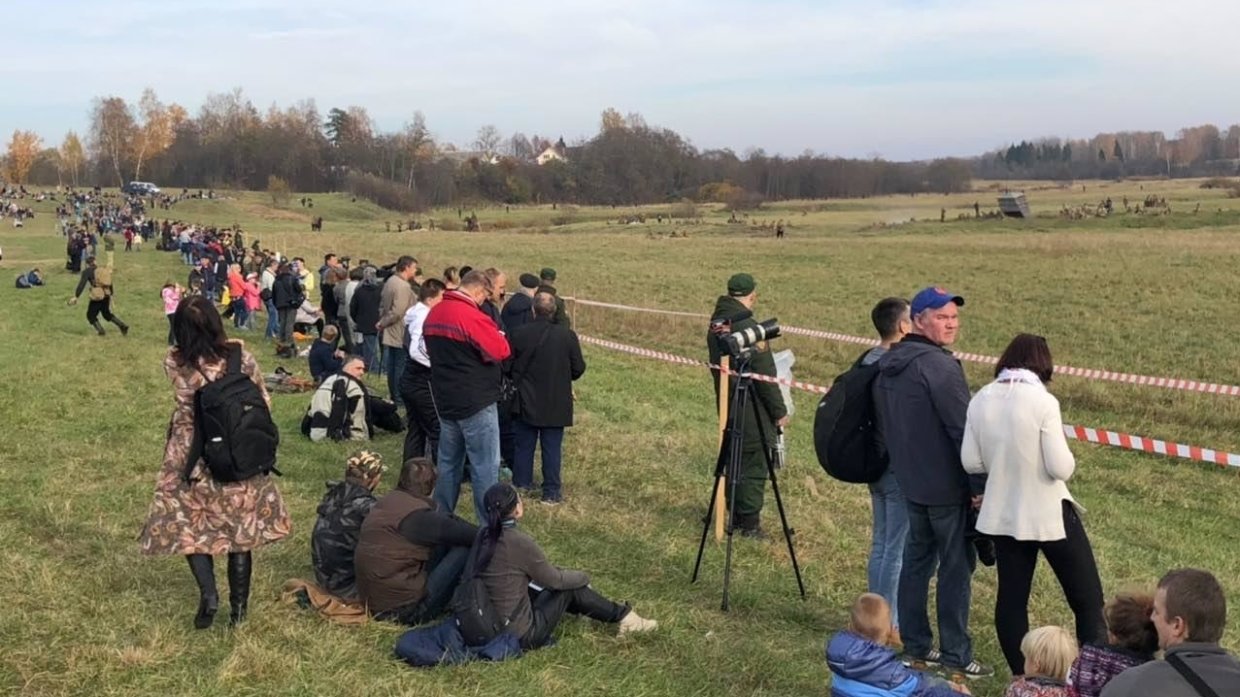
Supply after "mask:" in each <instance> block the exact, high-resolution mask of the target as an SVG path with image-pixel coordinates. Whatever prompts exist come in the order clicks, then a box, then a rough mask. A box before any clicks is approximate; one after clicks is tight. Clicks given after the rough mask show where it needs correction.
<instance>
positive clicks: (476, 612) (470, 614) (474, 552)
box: [449, 541, 520, 646]
mask: <svg viewBox="0 0 1240 697" xmlns="http://www.w3.org/2000/svg"><path fill="white" fill-rule="evenodd" d="M479 547H481V544H480V542H478V541H475V542H474V546H473V548H472V549H470V550H469V558H468V559H467V560H466V561H465V572H464V573H463V574H461V578H462V579H464V580H462V581H461V583H460V585H458V586H457V587H456V591H454V592H453V593H452V604H451V606H450V608H449V609H450V610H451V612H452V621H453V623H455V624H456V629H457V631H458V632H460V633H461V639H463V640H464V641H465V645H466V646H485V645H487V644H488V643H490V642H491V640H493V639H494V638H495V637H497V636H499V635H500V634H502V633H503V632H504V630H505V629H507V628H508V624H509V622H511V621H512V617H507V618H501V617H500V616H499V613H498V612H496V611H495V605H493V604H492V603H491V594H490V592H488V591H487V586H486V583H485V582H484V581H483V580H482V576H481V575H480V574H476V573H474V566H475V563H476V562H477V560H478V549H479ZM519 607H520V606H518V608H519ZM513 614H514V615H515V614H516V610H514V611H513Z"/></svg>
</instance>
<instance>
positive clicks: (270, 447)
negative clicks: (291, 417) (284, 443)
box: [184, 346, 280, 483]
mask: <svg viewBox="0 0 1240 697" xmlns="http://www.w3.org/2000/svg"><path fill="white" fill-rule="evenodd" d="M279 444H280V431H279V429H277V428H276V424H275V422H274V421H272V420H271V410H270V409H268V408H267V402H266V400H264V399H263V393H262V391H261V390H260V389H259V388H258V385H256V384H254V381H253V380H251V379H250V376H248V375H246V374H245V373H243V372H241V349H240V347H237V346H233V347H231V350H230V351H229V353H228V370H227V372H225V373H224V374H223V375H221V376H219V377H218V378H216V379H215V380H213V381H211V382H208V383H207V384H206V385H203V386H202V387H201V388H200V389H199V390H198V392H196V393H195V394H194V440H193V442H192V443H191V445H190V450H189V457H187V458H186V460H185V474H184V479H185V481H186V482H187V483H192V481H193V480H192V479H191V478H190V474H191V473H192V472H193V471H194V465H195V464H196V463H197V462H198V458H200V457H201V458H202V459H203V460H204V461H205V462H206V465H207V469H208V470H209V471H210V472H211V478H212V479H214V480H216V481H217V482H240V481H245V480H246V479H249V478H250V477H254V476H257V475H260V474H267V473H269V472H275V473H276V474H280V471H279V470H277V469H276V447H277V446H278V445H279Z"/></svg>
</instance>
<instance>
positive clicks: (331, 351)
mask: <svg viewBox="0 0 1240 697" xmlns="http://www.w3.org/2000/svg"><path fill="white" fill-rule="evenodd" d="M339 337H340V330H339V329H337V328H336V325H334V324H329V325H327V326H326V327H324V328H323V335H322V336H320V337H319V338H318V339H316V340H315V341H314V343H313V344H311V345H310V357H309V359H308V360H309V363H310V377H312V378H313V379H314V381H315V382H322V381H323V380H324V379H325V378H327V376H328V375H332V374H333V373H337V372H339V371H340V369H341V368H343V367H344V351H341V350H339V349H337V348H336V340H337V339H338V338H339Z"/></svg>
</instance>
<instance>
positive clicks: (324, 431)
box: [301, 356, 371, 443]
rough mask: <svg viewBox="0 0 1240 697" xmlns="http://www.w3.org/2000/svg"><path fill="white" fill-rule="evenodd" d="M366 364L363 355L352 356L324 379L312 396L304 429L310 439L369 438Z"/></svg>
mask: <svg viewBox="0 0 1240 697" xmlns="http://www.w3.org/2000/svg"><path fill="white" fill-rule="evenodd" d="M365 374H366V367H365V364H364V363H363V361H362V358H361V357H360V356H350V357H349V358H347V359H345V361H344V365H343V366H342V367H341V368H340V371H339V372H337V373H331V374H329V375H328V376H327V377H326V378H324V379H323V381H322V383H320V384H319V386H318V389H316V390H315V391H314V394H313V395H312V396H311V397H310V406H309V407H308V408H307V409H306V415H305V416H304V417H303V418H302V421H301V432H302V434H304V435H306V436H308V437H309V438H310V440H312V441H314V442H316V443H317V442H319V441H321V440H323V439H325V438H330V439H331V440H337V441H340V440H370V436H371V418H370V415H369V414H368V413H367V407H368V403H369V400H368V399H367V397H368V396H369V392H368V391H367V390H366V386H365V384H363V383H362V376H364V375H365Z"/></svg>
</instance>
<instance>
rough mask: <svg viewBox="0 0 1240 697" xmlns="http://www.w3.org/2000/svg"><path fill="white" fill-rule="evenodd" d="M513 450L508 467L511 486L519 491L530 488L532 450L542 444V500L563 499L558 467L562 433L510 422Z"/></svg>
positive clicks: (518, 422) (531, 483)
mask: <svg viewBox="0 0 1240 697" xmlns="http://www.w3.org/2000/svg"><path fill="white" fill-rule="evenodd" d="M512 429H513V431H514V432H515V434H516V449H515V454H514V456H513V460H514V461H513V463H512V485H513V486H515V487H517V488H519V489H530V488H532V487H533V486H534V446H536V445H538V444H540V443H541V444H542V497H543V499H546V500H550V501H559V500H560V499H561V498H563V497H564V493H563V490H562V486H561V482H560V463H561V455H562V453H563V446H564V429H563V427H560V428H538V427H537V426H531V425H529V424H527V423H525V422H524V421H522V420H521V419H513V420H512Z"/></svg>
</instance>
